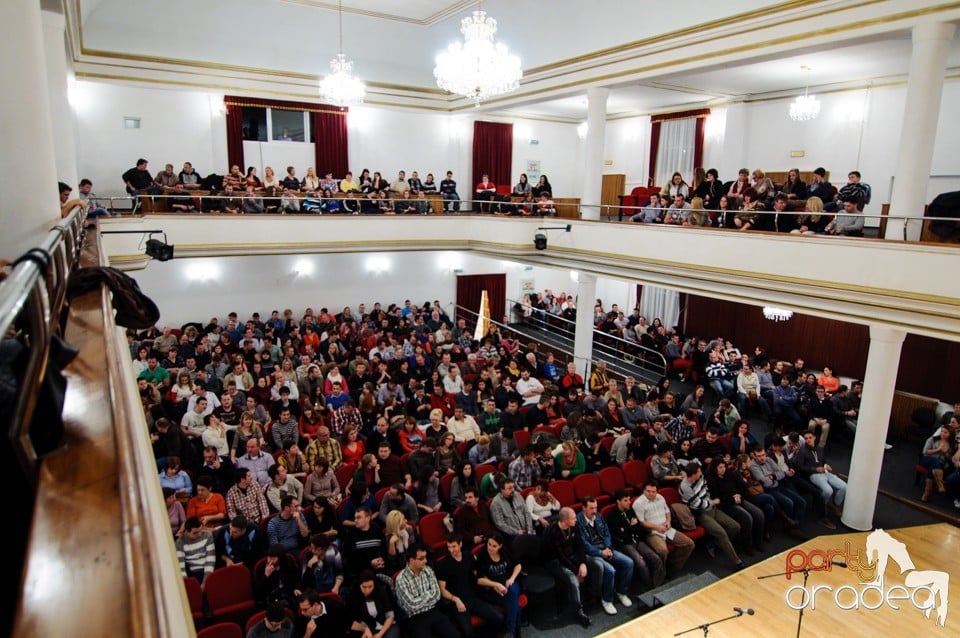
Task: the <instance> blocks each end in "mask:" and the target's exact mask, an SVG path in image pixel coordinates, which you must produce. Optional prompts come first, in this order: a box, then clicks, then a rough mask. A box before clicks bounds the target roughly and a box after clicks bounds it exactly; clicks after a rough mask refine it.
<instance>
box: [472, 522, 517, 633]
mask: <svg viewBox="0 0 960 638" xmlns="http://www.w3.org/2000/svg"><path fill="white" fill-rule="evenodd" d="M476 565H477V585H478V587H479V588H480V592H481V595H482V596H483V597H484V598H485V599H486V600H487V601H488V602H490V603H491V604H494V605H497V606H500V607H503V609H504V618H503V624H504V628H505V629H506V632H507V633H506V635H507V636H515V635H516V633H517V630H518V628H519V626H520V585H519V584H518V583H517V579H518V578H520V572H521V571H522V566H521V564H520V563H519V562H517V561H515V560H513V558H512V557H511V556H510V555H509V554H508V552H507V551H506V548H505V547H504V546H503V536H502V535H501V534H500V533H499V532H494V533H492V534H490V535H489V536H488V537H487V543H486V545H485V546H484V547H483V549H481V550H480V555H479V556H478V557H477V563H476Z"/></svg>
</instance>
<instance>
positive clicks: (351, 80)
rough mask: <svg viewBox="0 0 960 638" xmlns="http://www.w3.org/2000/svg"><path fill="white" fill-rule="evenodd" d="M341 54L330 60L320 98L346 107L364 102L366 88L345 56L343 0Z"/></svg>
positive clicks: (341, 0) (340, 9) (341, 11)
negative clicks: (328, 70) (355, 75)
mask: <svg viewBox="0 0 960 638" xmlns="http://www.w3.org/2000/svg"><path fill="white" fill-rule="evenodd" d="M339 17H340V53H338V54H337V57H335V58H334V59H332V60H330V74H329V75H328V76H327V77H325V78H323V81H322V82H320V97H322V98H323V100H324V101H325V102H328V103H331V104H336V105H337V106H346V105H348V104H359V103H360V102H363V96H364V94H365V93H366V87H364V85H363V82H361V81H360V80H358V79H357V78H355V77H353V62H351V61H350V60H348V59H347V56H345V55H344V54H343V0H340V2H339Z"/></svg>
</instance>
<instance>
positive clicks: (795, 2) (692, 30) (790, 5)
mask: <svg viewBox="0 0 960 638" xmlns="http://www.w3.org/2000/svg"><path fill="white" fill-rule="evenodd" d="M822 1H823V0H792V1H790V2H783V3H781V4H776V5H772V6H769V7H764V8H763V9H758V10H756V11H752V12H744V13H737V14H735V15H732V16H727V17H725V18H720V19H719V20H714V21H713V22H700V23H698V24H695V25H693V26H689V27H684V28H683V29H677V30H675V31H668V32H667V33H664V34H662V35H659V36H651V37H650V38H647V39H645V40H635V41H634V42H627V43H626V44H620V45H617V46H615V47H608V48H606V49H600V50H597V51H592V52H590V53H585V54H583V55H578V56H576V57H572V58H567V59H565V60H559V61H557V62H551V63H550V64H543V65H541V66H537V67H533V68H532V69H527V70H525V71H524V72H523V75H524V77H526V76H528V75H536V74H537V73H546V72H547V71H553V70H555V69H559V68H563V67H565V66H570V65H574V64H581V63H583V62H589V61H591V60H595V59H597V58H602V57H607V56H611V55H616V54H619V53H626V52H628V51H633V50H636V49H639V48H642V47H644V46H649V45H650V41H651V40H652V39H654V38H655V39H656V42H658V43H662V42H664V41H666V40H675V39H677V38H683V37H687V36H690V35H702V32H703V31H705V30H707V29H717V28H721V27H725V26H728V25H731V24H739V23H740V22H743V21H744V20H745V19H747V18H757V17H761V18H763V17H767V16H770V15H776V14H778V13H783V12H784V11H790V10H792V9H802V8H804V7H806V6H809V5H812V4H820V3H821V2H822ZM884 1H885V0H870V1H869V2H866V3H864V4H873V3H876V2H884ZM755 30H756V28H753V29H748V31H755ZM739 33H743V31H739V32H737V33H734V34H732V35H737V34H739ZM720 37H728V34H723V35H722V36H720ZM658 52H659V51H658ZM644 55H647V54H646V53H644Z"/></svg>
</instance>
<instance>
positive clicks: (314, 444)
mask: <svg viewBox="0 0 960 638" xmlns="http://www.w3.org/2000/svg"><path fill="white" fill-rule="evenodd" d="M305 455H306V457H307V466H308V467H309V468H310V469H311V470H313V468H314V467H316V465H317V461H319V460H320V459H327V462H328V463H330V469H332V470H337V469H339V468H340V466H341V465H343V450H342V449H341V448H340V441H337V440H336V439H330V440H328V441H327V442H326V443H324V442H323V441H321V440H320V439H314V440H313V441H311V442H310V445H308V446H307V449H306V451H305Z"/></svg>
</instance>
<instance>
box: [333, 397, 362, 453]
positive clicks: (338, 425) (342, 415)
mask: <svg viewBox="0 0 960 638" xmlns="http://www.w3.org/2000/svg"><path fill="white" fill-rule="evenodd" d="M347 425H352V426H353V427H355V428H356V429H357V432H360V430H361V429H362V428H363V421H361V420H360V412H359V411H358V410H356V409H354V410H353V411H352V412H350V414H347V413H346V412H344V410H343V408H340V409H339V410H337V411H336V412H334V413H333V416H332V417H331V418H330V430H331V432H332V433H333V435H334V436H340V435H341V434H343V428H344V427H346V426H347ZM330 466H331V467H333V464H332V463H331V464H330Z"/></svg>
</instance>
